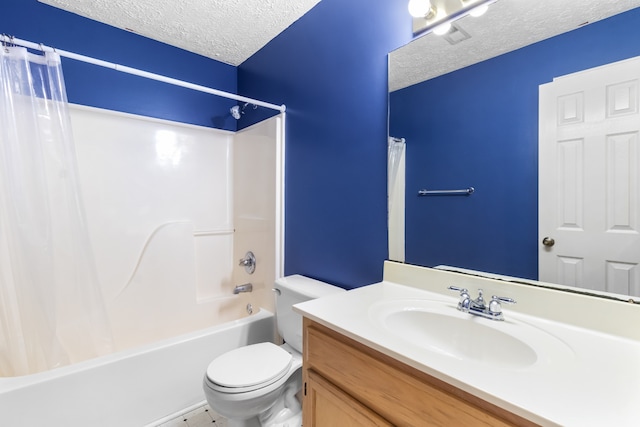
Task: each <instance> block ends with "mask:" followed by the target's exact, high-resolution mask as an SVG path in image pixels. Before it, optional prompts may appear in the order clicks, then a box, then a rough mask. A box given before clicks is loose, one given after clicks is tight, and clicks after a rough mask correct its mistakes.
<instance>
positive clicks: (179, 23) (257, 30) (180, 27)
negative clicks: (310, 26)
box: [39, 0, 320, 66]
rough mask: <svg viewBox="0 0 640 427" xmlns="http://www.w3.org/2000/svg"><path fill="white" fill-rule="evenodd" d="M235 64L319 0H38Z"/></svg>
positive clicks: (252, 52)
mask: <svg viewBox="0 0 640 427" xmlns="http://www.w3.org/2000/svg"><path fill="white" fill-rule="evenodd" d="M39 1H40V2H42V3H46V4H49V5H51V6H54V7H57V8H60V9H64V10H67V11H69V12H73V13H76V14H78V15H81V16H84V17H87V18H90V19H93V20H95V21H99V22H103V23H105V24H108V25H112V26H114V27H118V28H123V29H127V30H129V31H133V32H135V33H137V34H140V35H143V36H145V37H149V38H151V39H154V40H158V41H161V42H164V43H167V44H170V45H172V46H176V47H179V48H182V49H185V50H188V51H190V52H195V53H198V54H200V55H203V56H207V57H209V58H212V59H215V60H217V61H220V62H225V63H227V64H231V65H234V66H237V65H240V64H241V63H242V62H244V61H245V60H246V59H247V58H249V57H250V56H251V55H253V54H254V53H256V52H257V51H258V50H260V48H262V47H263V46H264V45H266V44H267V43H268V42H269V41H271V39H273V38H274V37H276V36H277V35H278V34H280V33H281V32H282V31H284V30H285V29H286V28H287V27H289V26H290V25H291V24H292V23H294V22H295V21H297V20H298V19H299V18H300V17H301V16H302V15H304V14H305V13H307V12H308V11H309V10H310V9H311V8H313V6H315V5H316V4H317V3H318V2H319V1H320V0H178V1H176V0H39Z"/></svg>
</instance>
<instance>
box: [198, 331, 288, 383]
mask: <svg viewBox="0 0 640 427" xmlns="http://www.w3.org/2000/svg"><path fill="white" fill-rule="evenodd" d="M292 360H293V356H292V355H291V354H290V353H289V352H288V351H286V350H284V349H282V348H281V347H279V346H277V345H275V344H273V343H270V342H264V343H259V344H252V345H248V346H245V347H240V348H237V349H235V350H231V351H229V352H227V353H224V354H222V355H220V356H218V357H217V358H215V359H214V360H213V361H212V362H211V363H210V364H209V366H208V367H207V378H208V380H209V386H210V387H211V388H213V389H214V390H217V391H220V392H224V393H245V392H249V391H253V390H257V389H259V388H262V387H266V386H268V385H270V384H273V383H274V382H276V381H278V380H279V379H281V378H282V377H283V376H285V374H287V372H289V369H290V368H291V364H292Z"/></svg>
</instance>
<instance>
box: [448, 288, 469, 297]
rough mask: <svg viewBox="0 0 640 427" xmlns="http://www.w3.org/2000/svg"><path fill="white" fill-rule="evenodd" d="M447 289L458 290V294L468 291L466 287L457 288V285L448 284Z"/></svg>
mask: <svg viewBox="0 0 640 427" xmlns="http://www.w3.org/2000/svg"><path fill="white" fill-rule="evenodd" d="M447 289H449V290H450V291H456V292H460V295H462V294H468V293H469V290H468V289H467V288H459V287H457V286H449V287H448V288H447Z"/></svg>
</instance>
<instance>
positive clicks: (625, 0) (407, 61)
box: [39, 0, 640, 91]
mask: <svg viewBox="0 0 640 427" xmlns="http://www.w3.org/2000/svg"><path fill="white" fill-rule="evenodd" d="M39 1H40V2H42V3H46V4H49V5H51V6H54V7H58V8H60V9H64V10H67V11H69V12H73V13H76V14H78V15H81V16H85V17H87V18H90V19H93V20H95V21H99V22H103V23H105V24H108V25H112V26H114V27H118V28H123V29H127V30H130V31H134V32H135V33H138V34H140V35H143V36H145V37H149V38H151V39H154V40H158V41H161V42H164V43H167V44H170V45H173V46H176V47H179V48H182V49H185V50H188V51H191V52H195V53H198V54H200V55H203V56H206V57H209V58H212V59H215V60H217V61H221V62H225V63H227V64H231V65H234V66H238V65H240V64H241V63H242V62H244V61H245V60H246V59H247V58H249V57H250V56H251V55H253V54H254V53H256V52H257V51H258V50H260V49H261V48H262V47H263V46H264V45H266V44H267V43H268V42H269V41H271V40H272V39H273V38H274V37H276V36H277V35H278V34H280V33H281V32H282V31H284V30H285V29H286V28H287V27H289V26H290V25H291V24H292V23H294V22H295V21H296V20H298V19H299V18H300V17H301V16H303V15H304V14H305V13H307V12H308V11H309V10H310V9H311V8H313V7H314V6H315V5H316V4H317V3H319V1H320V0H179V1H176V0H39ZM343 1H349V0H343ZM386 1H394V2H397V3H398V4H399V5H400V6H401V7H403V8H404V7H405V4H406V3H405V2H406V1H408V0H386ZM441 2H445V4H448V3H451V2H454V0H432V3H434V4H436V5H437V4H440V3H441ZM372 7H375V6H374V5H372ZM635 7H640V0H499V1H498V2H497V3H495V4H493V5H491V6H490V7H489V11H488V12H487V13H486V14H485V15H484V16H482V17H480V18H471V17H466V18H463V19H461V20H459V21H458V25H460V26H461V27H462V29H463V30H464V31H466V32H467V33H469V34H470V35H471V38H470V39H468V40H464V41H462V42H460V43H458V44H456V45H450V44H449V43H448V42H447V41H446V40H445V39H444V38H442V37H439V36H436V35H435V34H427V35H425V36H423V37H420V38H417V39H415V40H414V41H412V42H411V43H409V44H408V45H406V46H403V47H402V48H400V49H397V50H395V51H393V52H392V53H391V54H390V56H389V58H390V67H389V89H390V90H392V91H393V90H397V89H401V88H403V87H407V86H410V85H413V84H416V83H419V82H421V81H424V80H428V79H431V78H434V77H437V76H440V75H443V74H446V73H449V72H451V71H455V70H457V69H460V68H463V67H466V66H469V65H471V64H475V63H477V62H481V61H484V60H486V59H489V58H492V57H495V56H498V55H501V54H503V53H506V52H510V51H512V50H516V49H519V48H521V47H524V46H527V45H529V44H532V43H535V42H538V41H540V40H544V39H547V38H550V37H553V36H556V35H558V34H561V33H564V32H567V31H571V30H573V29H575V28H578V27H579V26H581V25H583V24H584V23H585V22H595V21H598V20H601V19H604V18H607V17H609V16H612V15H615V14H618V13H621V12H624V11H627V10H629V9H633V8H635ZM407 25H410V20H409V19H408V20H407ZM408 30H409V29H408Z"/></svg>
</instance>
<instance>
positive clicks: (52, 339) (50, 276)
mask: <svg viewBox="0 0 640 427" xmlns="http://www.w3.org/2000/svg"><path fill="white" fill-rule="evenodd" d="M0 51H1V52H0V59H1V61H0V376H15V375H25V374H29V373H33V372H38V371H43V370H48V369H51V368H55V367H58V366H62V365H65V364H68V363H73V362H76V361H79V360H84V359H87V358H91V357H95V356H98V355H100V354H104V353H106V352H109V351H110V350H111V338H110V333H109V328H108V323H107V320H106V313H105V309H104V302H103V299H102V296H101V291H100V287H99V284H98V281H97V279H96V277H97V276H96V271H95V264H94V261H93V256H92V251H91V245H90V241H89V236H88V233H87V227H86V223H85V215H84V211H83V207H82V201H81V197H80V193H79V183H78V174H77V166H76V158H75V150H74V145H73V138H72V135H71V127H70V119H69V113H68V109H67V100H66V93H65V88H64V81H63V77H62V69H61V64H60V57H59V56H58V55H57V54H55V53H47V54H45V55H44V56H43V55H36V54H32V53H29V52H27V50H26V49H25V48H21V47H6V46H2V47H0Z"/></svg>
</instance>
